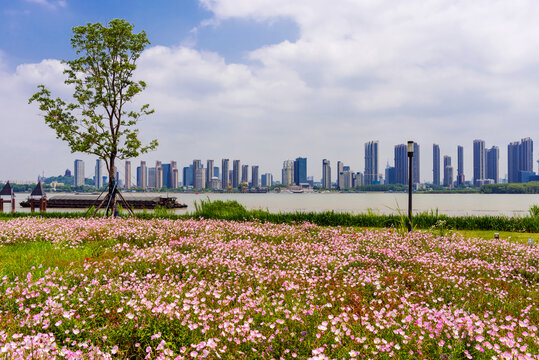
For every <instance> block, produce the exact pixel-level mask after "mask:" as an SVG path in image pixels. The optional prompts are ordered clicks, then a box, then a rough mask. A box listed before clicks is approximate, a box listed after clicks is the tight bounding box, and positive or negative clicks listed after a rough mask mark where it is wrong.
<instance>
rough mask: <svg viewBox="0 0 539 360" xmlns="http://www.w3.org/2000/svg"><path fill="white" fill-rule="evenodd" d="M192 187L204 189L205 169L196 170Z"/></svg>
mask: <svg viewBox="0 0 539 360" xmlns="http://www.w3.org/2000/svg"><path fill="white" fill-rule="evenodd" d="M193 168H194V167H193ZM193 187H194V188H195V189H204V188H205V187H206V169H204V168H203V167H198V168H196V170H195V181H194V183H193Z"/></svg>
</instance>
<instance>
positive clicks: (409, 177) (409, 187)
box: [408, 152, 414, 232]
mask: <svg viewBox="0 0 539 360" xmlns="http://www.w3.org/2000/svg"><path fill="white" fill-rule="evenodd" d="M413 157H414V153H413V152H408V232H411V231H412V159H413Z"/></svg>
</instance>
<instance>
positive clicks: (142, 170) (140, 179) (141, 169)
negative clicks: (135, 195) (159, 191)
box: [137, 161, 148, 189]
mask: <svg viewBox="0 0 539 360" xmlns="http://www.w3.org/2000/svg"><path fill="white" fill-rule="evenodd" d="M147 186H148V170H147V168H146V161H141V162H140V166H138V167H137V187H138V188H139V189H146V188H147Z"/></svg>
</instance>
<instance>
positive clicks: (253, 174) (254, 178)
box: [251, 165, 260, 188]
mask: <svg viewBox="0 0 539 360" xmlns="http://www.w3.org/2000/svg"><path fill="white" fill-rule="evenodd" d="M259 186H260V185H259V183H258V165H253V166H251V187H253V188H257V187H259Z"/></svg>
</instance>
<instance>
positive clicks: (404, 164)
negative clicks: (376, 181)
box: [394, 144, 409, 185]
mask: <svg viewBox="0 0 539 360" xmlns="http://www.w3.org/2000/svg"><path fill="white" fill-rule="evenodd" d="M394 160H395V184H405V185H406V184H408V177H409V175H408V146H407V145H405V144H399V145H395V159H394Z"/></svg>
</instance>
